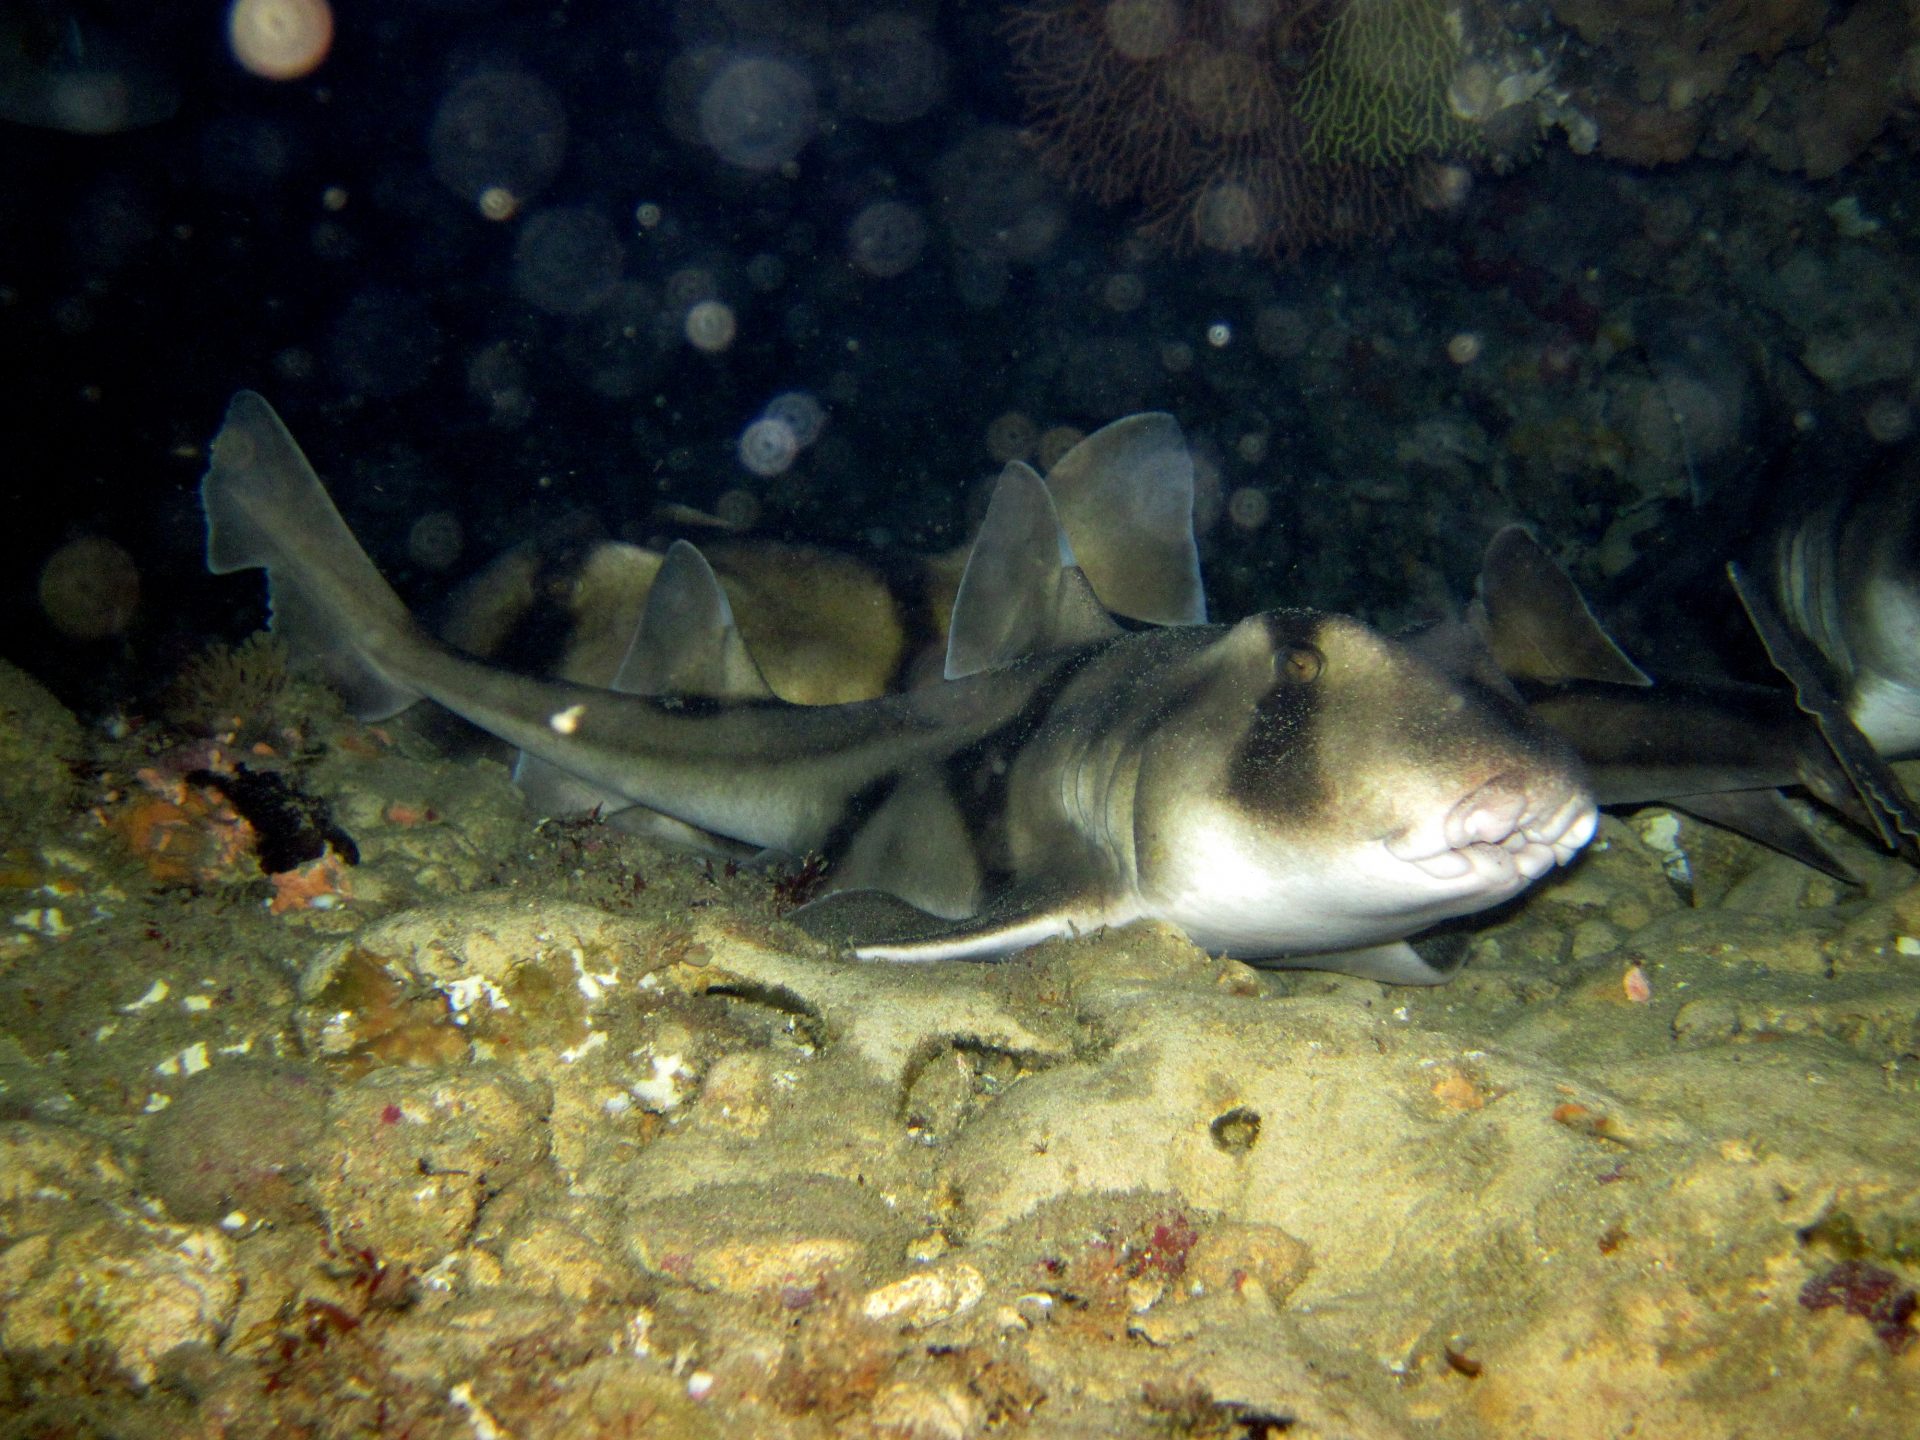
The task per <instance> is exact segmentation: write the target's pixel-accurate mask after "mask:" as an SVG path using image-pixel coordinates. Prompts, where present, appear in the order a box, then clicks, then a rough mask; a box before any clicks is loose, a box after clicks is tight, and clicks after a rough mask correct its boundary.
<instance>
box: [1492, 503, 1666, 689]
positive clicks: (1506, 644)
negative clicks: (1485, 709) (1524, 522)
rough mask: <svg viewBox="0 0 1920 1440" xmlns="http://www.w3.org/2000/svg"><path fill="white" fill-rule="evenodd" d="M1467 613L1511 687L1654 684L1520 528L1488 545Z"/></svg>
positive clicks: (1509, 530) (1563, 573)
mask: <svg viewBox="0 0 1920 1440" xmlns="http://www.w3.org/2000/svg"><path fill="white" fill-rule="evenodd" d="M1471 613H1472V616H1473V621H1474V624H1475V626H1476V627H1477V628H1478V629H1479V630H1480V633H1481V634H1482V635H1483V636H1485V637H1486V641H1487V647H1488V648H1489V649H1490V650H1492V651H1493V656H1494V659H1495V660H1497V661H1499V663H1500V668H1501V670H1503V671H1504V672H1506V674H1507V675H1509V676H1510V677H1512V678H1513V679H1515V680H1535V681H1539V682H1540V683H1542V684H1549V685H1550V684H1554V683H1557V682H1560V681H1565V680H1596V681H1601V682H1604V683H1606V684H1610V685H1643V686H1644V685H1651V684H1652V683H1653V681H1652V679H1651V678H1649V676H1648V675H1647V673H1646V671H1644V670H1642V669H1641V668H1640V667H1639V666H1638V665H1636V664H1634V663H1633V661H1632V660H1630V659H1628V658H1627V654H1626V652H1625V651H1623V650H1622V649H1621V648H1620V647H1619V646H1618V645H1616V644H1615V643H1614V641H1613V637H1612V636H1611V635H1609V634H1607V632H1606V630H1605V629H1604V628H1603V627H1602V626H1601V624H1600V622H1599V621H1598V620H1597V619H1595V618H1594V614H1593V611H1592V610H1591V609H1590V608H1589V607H1588V605H1587V599H1586V596H1584V595H1582V594H1581V593H1580V587H1579V586H1577V585H1575V584H1574V583H1573V577H1572V576H1570V575H1568V574H1567V572H1566V571H1565V570H1563V569H1561V568H1560V565H1559V562H1558V561H1556V560H1555V559H1554V558H1553V557H1552V556H1551V555H1549V554H1548V553H1547V551H1546V549H1545V547H1544V546H1542V545H1541V544H1540V542H1539V541H1538V540H1536V539H1534V538H1533V536H1532V535H1530V534H1528V533H1527V531H1526V529H1525V528H1524V527H1523V526H1519V525H1508V526H1506V527H1505V528H1504V529H1502V530H1501V531H1500V532H1499V533H1498V534H1496V535H1495V536H1494V537H1493V539H1492V540H1491V541H1489V542H1488V544H1487V553H1486V557H1485V559H1484V560H1483V561H1482V563H1481V567H1480V585H1479V598H1478V599H1476V600H1475V601H1474V604H1473V609H1472V612H1471Z"/></svg>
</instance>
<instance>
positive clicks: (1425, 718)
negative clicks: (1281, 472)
mask: <svg viewBox="0 0 1920 1440" xmlns="http://www.w3.org/2000/svg"><path fill="white" fill-rule="evenodd" d="M1082 444H1083V446H1085V447H1087V448H1086V450H1085V452H1084V454H1083V455H1082V456H1081V457H1080V458H1079V460H1078V461H1076V463H1075V465H1069V466H1067V467H1066V475H1068V476H1071V475H1072V474H1074V473H1076V471H1082V472H1085V473H1086V474H1087V475H1088V476H1089V477H1090V481H1089V483H1090V484H1093V485H1094V487H1095V488H1094V491H1093V492H1091V494H1092V498H1089V496H1087V495H1071V496H1069V498H1068V499H1067V500H1066V502H1065V504H1066V505H1067V506H1068V508H1077V507H1084V508H1085V509H1086V510H1088V511H1089V512H1090V514H1091V516H1092V518H1090V519H1088V520H1087V521H1086V522H1085V523H1084V524H1078V523H1077V524H1076V526H1075V534H1076V536H1081V535H1085V536H1086V537H1087V538H1086V539H1084V540H1083V541H1081V542H1080V543H1081V544H1082V545H1083V546H1084V548H1085V549H1086V550H1087V551H1088V552H1089V554H1090V555H1092V554H1096V553H1098V552H1100V551H1101V550H1102V549H1103V547H1105V546H1107V545H1108V544H1109V542H1110V543H1111V545H1112V547H1113V548H1115V550H1116V551H1117V552H1118V553H1120V554H1122V555H1123V556H1124V557H1126V558H1125V559H1124V561H1123V563H1122V564H1121V565H1120V566H1119V570H1120V571H1121V572H1123V573H1124V575H1125V576H1126V579H1124V580H1121V579H1118V578H1116V580H1115V581H1113V582H1111V583H1112V584H1113V586H1114V588H1116V589H1123V588H1125V589H1132V590H1135V591H1141V592H1144V593H1145V599H1144V600H1142V599H1140V598H1139V596H1138V595H1129V598H1128V602H1127V608H1128V610H1129V612H1130V613H1132V614H1134V615H1136V616H1138V617H1139V618H1141V619H1144V620H1148V621H1159V622H1163V623H1161V624H1160V625H1158V626H1157V627H1156V628H1149V629H1143V630H1128V629H1124V628H1122V627H1121V626H1120V625H1119V624H1117V623H1116V622H1115V620H1114V619H1113V618H1112V616H1111V615H1110V614H1109V612H1108V608H1107V607H1106V606H1105V605H1103V604H1102V603H1101V597H1100V596H1099V595H1098V594H1097V593H1096V590H1095V587H1094V585H1093V584H1091V583H1090V582H1089V580H1088V579H1087V576H1086V573H1085V572H1084V571H1083V569H1082V567H1081V566H1080V565H1079V564H1078V563H1076V554H1075V550H1074V548H1073V547H1072V546H1070V545H1069V543H1068V541H1067V538H1066V534H1067V532H1066V531H1065V529H1063V526H1062V523H1061V517H1060V513H1059V508H1060V503H1061V502H1060V501H1058V500H1057V498H1056V496H1055V494H1054V493H1053V492H1052V491H1051V490H1050V489H1049V486H1048V483H1047V482H1046V481H1043V480H1042V479H1041V478H1040V477H1039V476H1038V475H1037V474H1035V473H1034V472H1033V471H1032V470H1030V469H1028V468H1027V467H1026V466H1024V465H1021V464H1019V463H1017V462H1016V463H1015V464H1012V465H1010V466H1008V468H1007V471H1006V472H1005V473H1004V474H1003V476H1002V478H1001V482H1000V485H999V488H998V489H997V490H996V492H995V496H994V499H993V503H992V505H991V506H990V508H989V511H988V514H987V518H986V520H985V522H984V524H983V526H982V530H981V533H980V535H979V537H978V538H977V540H976V542H975V545H974V547H973V551H972V553H971V557H970V559H969V561H968V566H967V570H966V573H965V576H964V578H963V580H962V582H961V586H960V591H959V594H958V597H957V598H956V600H955V603H954V611H953V620H952V625H951V634H950V638H949V644H948V650H947V664H946V678H945V679H944V680H943V681H942V682H940V683H937V684H933V685H929V686H925V687H921V688H916V689H913V690H910V691H907V692H904V693H900V694H894V695H887V696H883V697H880V698H877V699H872V700H867V701H861V702H857V703H850V704H839V705H818V706H805V705H793V704H788V703H785V702H782V701H779V700H776V699H774V698H772V697H771V696H770V694H769V693H768V691H767V689H766V687H765V683H764V681H763V680H762V678H761V676H760V673H759V671H758V668H757V666H756V665H755V664H754V661H753V657H752V656H751V655H749V654H748V653H747V652H746V648H745V646H744V645H743V644H742V643H741V641H740V637H739V632H738V630H737V628H736V627H735V626H734V624H733V621H732V615H731V612H730V609H729V607H728V603H727V600H726V597H725V595H724V593H723V592H722V590H721V588H720V586H719V585H718V584H717V582H716V581H715V579H714V577H713V574H712V571H711V570H710V569H709V568H708V566H707V565H706V563H705V561H704V560H703V559H702V558H701V556H700V554H699V552H698V551H696V550H694V549H693V547H691V546H687V545H684V544H679V545H676V546H675V547H674V549H673V550H672V551H671V552H670V553H669V555H668V557H667V559H666V562H665V564H664V565H663V567H662V571H661V574H660V576H659V577H658V578H657V579H656V580H655V582H654V586H653V592H652V594H651V595H650V597H649V599H648V602H647V607H646V613H645V616H644V618H643V620H642V622H641V626H640V632H639V634H638V635H637V636H636V639H635V642H634V646H633V648H632V650H631V651H630V653H629V655H628V656H627V658H626V661H625V662H624V663H623V665H622V667H621V672H620V674H619V675H618V676H617V677H616V678H615V686H614V688H610V689H600V688H594V687H588V686H581V685H577V684H569V683H565V682H559V681H546V680H539V679H534V678H531V677H528V676H525V675H520V674H515V673H511V672H508V671H504V670H501V669H498V668H495V667H492V666H490V665H487V664H485V663H482V662H480V661H477V660H475V659H473V658H471V657H469V656H466V655H463V654H461V653H459V652H457V651H455V650H454V649H452V648H451V647H449V646H447V645H446V644H444V643H442V642H440V641H439V640H437V639H435V638H434V637H433V636H432V635H430V634H429V633H428V632H427V631H426V630H425V629H423V628H422V627H421V626H419V625H418V624H417V623H415V621H414V620H413V618H412V617H411V616H410V615H409V614H408V612H407V610H406V608H405V607H404V605H403V604H402V603H401V601H400V600H399V598H398V596H396V595H395V594H394V592H393V591H392V589H391V588H390V587H389V586H388V585H387V584H386V582H385V581H384V580H383V579H382V578H381V577H380V575H379V573H378V572H377V571H376V570H375V568H374V566H373V565H372V562H371V561H370V560H369V559H368V558H367V556H366V554H365V553H364V551H362V550H361V548H360V546H359V544H358V543H357V542H356V541H355V540H354V538H353V536H352V534H351V532H350V531H349V530H348V529H347V526H346V524H345V522H344V521H343V520H342V519H341V517H340V515H339V513H338V511H337V510H335V508H334V506H333V504H332V501H331V500H330V499H329V498H328V496H327V493H326V491H325V488H324V487H323V485H322V484H321V482H320V480H319V478H318V477H317V476H316V475H315V474H314V472H313V470H312V469H311V467H309V466H308V464H307V462H306V460H305V457H304V456H303V455H302V454H301V452H300V450H299V448H298V446H297V445H296V444H295V443H294V441H293V439H292V437H291V436H290V435H289V434H288V433H287V431H286V430H285V428H284V427H283V426H282V425H281V423H280V421H279V419H278V417H277V416H275V415H274V413H273V411H272V410H271V408H270V407H269V406H268V405H267V403H266V402H265V401H264V400H262V399H261V398H260V397H259V396H257V395H254V394H252V393H250V392H242V393H241V394H240V395H238V396H237V397H236V398H235V400H234V402H233V405H232V407H231V409H230V410H229V412H228V416H227V422H226V425H225V427H224V428H223V429H222V431H221V433H220V435H219V436H218V438H217V439H216V441H215V443H214V447H213V455H212V464H211V467H210V469H209V471H208V473H207V476H206V478H205V480H204V482H203V484H202V500H203V503H204V505H205V508H206V513H207V519H208V551H207V553H208V564H209V566H210V568H211V569H213V570H214V571H216V572H227V571H232V570H238V569H244V568H255V567H258V568H264V569H265V570H266V571H267V574H268V578H269V582H270V590H271V596H272V604H273V623H274V627H275V629H276V630H277V631H278V632H280V633H281V634H283V635H284V636H285V637H286V638H287V640H288V641H289V643H290V644H291V645H292V646H293V647H294V648H295V649H296V651H297V652H303V653H306V654H308V655H311V656H314V657H316V658H319V659H321V660H322V661H323V662H324V663H325V664H326V665H327V668H328V670H329V672H330V673H331V674H332V675H333V676H334V678H335V679H336V681H337V682H338V683H339V684H340V685H341V688H342V689H343V691H344V692H345V693H346V694H347V696H348V698H349V700H350V702H351V703H353V705H354V706H355V708H356V709H357V710H358V711H359V713H361V714H362V715H366V716H377V715H381V714H390V713H393V712H394V711H397V710H399V709H401V708H404V707H405V706H407V705H409V704H411V703H413V702H414V701H415V700H417V699H420V698H423V697H425V698H430V699H432V700H435V701H437V702H438V703H439V704H441V705H443V706H445V707H446V708H448V709H450V710H452V711H454V712H455V713H457V714H459V715H461V716H463V717H465V718H466V719H468V720H469V721H471V722H472V723H474V724H476V725H478V726H479V727H481V728H482V729H484V730H487V731H489V732H491V733H493V734H495V735H497V736H499V737H501V738H502V739H504V740H506V741H507V742H508V743H510V744H512V745H515V746H517V747H519V748H520V749H521V750H523V751H524V752H525V753H526V754H527V755H529V756H530V757H533V759H534V760H536V761H538V762H540V763H541V764H544V765H550V766H553V767H556V768H557V769H559V770H560V771H563V772H564V773H565V774H566V775H567V776H569V777H572V778H573V779H574V780H575V781H577V782H578V783H579V784H580V785H582V786H583V787H584V788H585V789H586V790H587V791H589V792H590V793H593V794H596V795H599V796H602V797H609V796H610V797H615V798H616V799H617V800H618V801H621V802H624V803H627V804H631V805H638V806H645V807H648V808H649V809H651V810H654V811H658V812H660V813H662V814H664V815H666V816H669V817H672V818H673V819H674V820H675V821H677V822H679V823H681V824H684V825H685V826H688V827H691V829H692V830H694V831H696V832H699V833H704V834H711V835H716V836H721V837H725V838H727V839H730V840H732V841H736V842H738V843H740V844H742V845H745V846H749V847H754V848H757V849H763V850H767V851H772V852H776V853H781V854H787V855H802V854H807V853H819V854H822V855H824V856H825V857H826V858H827V860H828V861H829V862H830V865H831V871H830V877H831V880H830V883H831V884H832V886H833V887H834V893H831V894H829V895H827V896H826V897H825V898H824V899H822V900H819V901H816V902H814V903H813V904H812V905H809V906H807V907H804V908H803V910H801V911H800V912H797V915H796V918H797V919H799V920H800V921H801V923H803V924H804V925H806V926H807V927H808V928H809V929H812V930H813V931H814V932H815V933H817V934H821V935H823V936H826V937H828V938H831V939H834V940H836V941H839V942H842V943H844V944H845V945H846V946H847V947H848V948H850V949H851V950H852V951H853V952H854V953H856V954H858V955H860V956H862V957H866V958H875V959H902V960H915V959H942V958H989V957H994V956H998V955H1004V954H1006V953H1007V952H1009V951H1011V950H1014V949H1017V948H1020V947H1023V946H1026V945H1030V944H1033V943H1035V942H1038V941H1040V940H1043V939H1047V938H1049V937H1053V936H1063V935H1073V934H1079V933H1083V932H1087V931H1091V930H1095V929H1098V928H1101V927H1108V926H1119V925H1126V924H1129V923H1132V922H1135V921H1141V920H1155V921H1161V922H1164V923H1167V924H1170V925H1173V926H1175V927H1177V928H1179V929H1180V930H1182V931H1184V932H1185V933H1186V934H1187V935H1188V936H1190V937H1191V938H1192V939H1193V940H1194V941H1195V942H1196V943H1198V944H1200V945H1203V946H1205V947H1207V948H1209V949H1212V950H1216V951H1221V952H1225V953H1229V954H1234V955H1239V956H1243V957H1246V958H1249V959H1257V960H1263V961H1268V962H1271V963H1279V964H1302V965H1307V966H1312V967H1315V968H1327V969H1341V970H1347V971H1350V972H1353V973H1357V974H1362V975H1367V976H1371V977H1373V978H1378V979H1384V980H1389V981H1397V982H1403V983H1435V982H1437V981H1439V980H1443V979H1445V978H1447V975H1448V974H1449V973H1450V971H1449V970H1447V969H1445V968H1442V967H1439V966H1436V965H1435V964H1432V963H1429V962H1428V961H1427V960H1424V959H1422V958H1421V956H1420V955H1419V954H1418V953H1417V952H1416V951H1415V950H1414V949H1413V948H1412V947H1411V946H1408V945H1407V944H1405V943H1404V941H1405V938H1406V937H1408V936H1411V935H1414V934H1416V933H1418V932H1419V931H1421V930H1423V929H1425V928H1426V927H1428V926H1431V925H1433V924H1435V923H1437V922H1439V921H1442V920H1446V919H1450V918H1453V917H1455V916H1459V915H1463V914H1469V913H1473V912H1476V911H1479V910H1482V909H1485V908H1487V907H1489V906H1492V905H1496V904H1499V903H1501V902H1503V901H1505V900H1508V899H1510V898H1512V897H1513V896H1515V895H1517V894H1519V893H1520V892H1521V891H1522V890H1523V889H1524V888H1525V887H1526V886H1527V885H1528V884H1530V883H1531V882H1532V881H1534V880H1536V879H1538V878H1539V877H1540V876H1542V875H1544V874H1545V873H1547V872H1548V871H1550V870H1551V869H1553V868H1554V866H1556V865H1558V864H1562V863H1565V862H1566V861H1567V860H1569V859H1571V858H1572V856H1573V855H1574V854H1575V853H1576V852H1577V851H1578V850H1579V849H1580V847H1581V846H1582V845H1584V844H1585V842H1586V841H1587V840H1588V839H1589V838H1590V837H1591V835H1592V833H1593V829H1594V824H1595V812H1594V808H1593V803H1592V799H1591V796H1590V795H1589V793H1588V791H1587V789H1586V786H1585V783H1584V779H1583V775H1582V771H1581V767H1580V765H1579V762H1578V760H1577V758H1576V757H1575V756H1574V754H1573V753H1572V751H1571V749H1570V747H1569V746H1568V745H1567V744H1566V743H1565V742H1564V741H1563V740H1562V739H1561V738H1560V737H1558V736H1557V735H1555V734H1554V733H1553V732H1552V731H1551V730H1550V729H1548V728H1547V727H1546V726H1544V725H1542V724H1540V723H1539V722H1538V721H1536V720H1534V719H1532V718H1531V717H1530V716H1529V715H1528V714H1527V712H1526V711H1525V709H1524V707H1522V706H1521V705H1519V704H1518V703H1517V701H1515V700H1514V699H1512V698H1511V697H1510V696H1508V695H1505V694H1503V693H1502V692H1501V687H1499V686H1497V685H1487V684H1483V683H1480V682H1479V681H1476V680H1475V679H1473V678H1472V677H1471V676H1470V675H1467V674H1465V673H1458V674H1455V673H1449V672H1448V671H1446V670H1445V669H1443V668H1441V667H1439V666H1437V665H1435V664H1434V663H1431V662H1430V661H1428V660H1427V659H1425V658H1423V657H1422V656H1421V655H1419V654H1418V653H1416V652H1415V651H1414V650H1413V649H1411V648H1409V647H1407V646H1404V645H1401V644H1398V643H1396V642H1394V641H1391V640H1388V639H1386V638H1384V637H1382V636H1380V635H1378V634H1376V633H1375V632H1373V631H1372V630H1370V629H1368V628H1367V627H1366V626H1365V625H1363V624H1361V623H1360V622H1358V621H1356V620H1353V619H1350V618H1347V617H1342V616H1335V615H1326V614H1320V613H1316V612H1311V611H1274V612H1269V613H1265V614H1261V615H1256V616H1253V617H1250V618H1249V619H1246V620H1243V621H1241V622H1240V623H1239V624H1237V625H1232V626H1222V625H1209V624H1206V623H1203V622H1204V606H1203V602H1202V600H1201V596H1200V587H1199V577H1198V566H1197V557H1196V555H1195V552H1194V550H1193V541H1192V533H1191V521H1190V515H1191V505H1192V489H1191V486H1192V475H1191V468H1190V462H1189V461H1188V459H1187V452H1186V448H1185V444H1184V441H1183V440H1182V438H1181V437H1180V434H1179V430H1178V427H1177V425H1175V424H1174V422H1173V421H1172V419H1171V417H1168V416H1164V415H1147V416H1134V417H1130V418H1129V419H1128V420H1126V421H1120V422H1116V424H1115V425H1112V426H1109V427H1107V429H1106V430H1103V431H1100V432H1098V433H1096V434H1095V435H1093V436H1090V437H1089V438H1088V439H1087V440H1086V441H1084V442H1082ZM1062 463H1063V465H1064V464H1065V462H1064V461H1063V462H1062ZM1060 469H1061V467H1060V466H1056V471H1059V470H1060ZM1140 477H1145V483H1142V484H1136V483H1133V482H1134V481H1135V480H1136V479H1138V478H1140ZM1101 487H1104V489H1102V488H1101ZM1062 488H1063V489H1064V490H1069V491H1070V490H1072V488H1073V487H1072V486H1071V485H1067V484H1064V483H1063V484H1062ZM1143 536H1145V537H1149V538H1148V539H1147V540H1145V541H1144V542H1142V539H1141V537H1143ZM1104 563H1105V562H1102V561H1095V568H1096V570H1100V569H1102V568H1103V565H1104Z"/></svg>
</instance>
